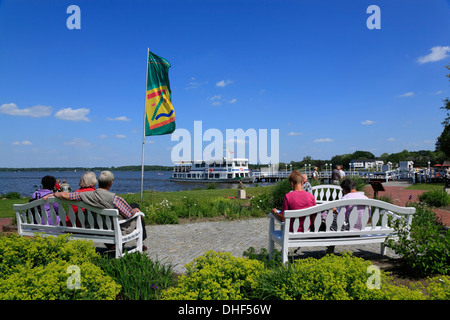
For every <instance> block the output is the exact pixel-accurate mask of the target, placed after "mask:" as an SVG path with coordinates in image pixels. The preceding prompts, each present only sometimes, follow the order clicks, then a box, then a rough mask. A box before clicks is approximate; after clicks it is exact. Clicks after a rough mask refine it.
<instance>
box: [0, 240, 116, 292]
mask: <svg viewBox="0 0 450 320" xmlns="http://www.w3.org/2000/svg"><path fill="white" fill-rule="evenodd" d="M97 259H98V254H97V253H96V252H95V248H94V246H93V245H92V243H90V242H87V241H80V240H77V241H69V240H68V235H64V236H58V237H47V238H44V237H42V236H36V237H34V238H29V237H19V236H17V235H11V236H8V237H1V238H0V299H1V300H4V299H8V300H11V299H21V300H24V299H27V300H30V299H33V300H49V299H102V300H103V299H115V297H116V296H117V294H118V292H119V291H120V286H119V285H118V284H116V283H115V282H114V280H112V279H111V278H110V277H109V276H107V275H105V273H104V272H103V271H102V270H101V269H100V268H99V267H98V266H96V265H95V262H96V260H97ZM71 266H76V267H77V268H79V269H78V270H79V276H80V287H79V288H78V289H77V288H72V289H71V288H70V287H69V285H68V280H70V279H69V278H70V277H71V275H73V274H72V272H69V271H70V268H69V267H71Z"/></svg>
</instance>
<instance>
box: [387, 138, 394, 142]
mask: <svg viewBox="0 0 450 320" xmlns="http://www.w3.org/2000/svg"><path fill="white" fill-rule="evenodd" d="M387 141H395V138H387Z"/></svg>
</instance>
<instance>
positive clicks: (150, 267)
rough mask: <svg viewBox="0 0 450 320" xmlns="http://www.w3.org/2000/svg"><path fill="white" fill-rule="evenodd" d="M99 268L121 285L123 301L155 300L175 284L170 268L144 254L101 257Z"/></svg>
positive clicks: (168, 265)
mask: <svg viewBox="0 0 450 320" xmlns="http://www.w3.org/2000/svg"><path fill="white" fill-rule="evenodd" d="M98 264H99V266H100V267H101V268H102V269H103V270H104V271H105V272H106V274H108V275H109V276H110V277H111V278H113V279H114V280H115V281H116V282H117V283H118V284H120V285H121V287H122V290H121V291H120V294H119V296H120V298H122V299H124V300H156V299H159V298H160V296H161V292H162V291H163V290H164V289H166V288H167V287H169V286H171V285H173V284H174V283H175V277H174V274H173V270H172V266H171V265H170V264H163V263H161V262H158V261H153V260H151V259H150V258H148V257H147V255H146V254H145V253H139V252H136V253H131V254H126V255H125V256H123V257H122V258H120V259H112V258H109V257H102V258H101V259H100V260H99V262H98Z"/></svg>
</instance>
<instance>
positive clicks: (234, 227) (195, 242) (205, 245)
mask: <svg viewBox="0 0 450 320" xmlns="http://www.w3.org/2000/svg"><path fill="white" fill-rule="evenodd" d="M268 232H269V218H256V219H248V220H234V221H218V222H198V223H189V224H177V225H151V226H147V235H148V237H147V239H146V240H145V241H144V244H145V245H146V246H147V247H148V251H147V255H148V256H149V257H151V258H152V259H157V260H158V261H160V262H171V263H172V265H173V266H174V271H175V272H177V273H184V272H185V271H186V268H185V267H184V266H185V264H187V263H188V262H191V261H192V260H194V259H195V258H196V257H198V256H201V255H203V253H205V252H206V251H208V250H214V251H222V252H230V253H231V254H232V255H233V256H235V257H242V254H243V252H244V251H245V250H247V249H248V248H249V247H253V248H255V250H256V251H257V252H259V251H260V249H261V248H266V249H268V247H269V239H268ZM275 248H276V249H278V250H280V247H277V245H275ZM343 251H350V252H353V253H354V254H355V255H356V256H360V257H365V258H371V257H381V255H380V244H366V245H354V246H336V249H335V252H336V253H339V252H343ZM297 254H298V255H299V256H314V257H316V258H320V257H322V256H324V255H325V247H323V248H321V247H310V248H307V247H305V248H301V250H299V252H297ZM387 254H388V255H392V254H393V253H392V251H390V250H389V249H388V250H387Z"/></svg>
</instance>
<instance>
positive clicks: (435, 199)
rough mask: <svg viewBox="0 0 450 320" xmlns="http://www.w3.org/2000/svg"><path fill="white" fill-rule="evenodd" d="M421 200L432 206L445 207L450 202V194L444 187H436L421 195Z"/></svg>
mask: <svg viewBox="0 0 450 320" xmlns="http://www.w3.org/2000/svg"><path fill="white" fill-rule="evenodd" d="M419 201H420V202H422V203H425V204H427V205H429V206H432V207H445V206H448V205H449V204H450V195H449V194H448V193H447V192H446V191H444V190H443V189H435V190H431V191H427V192H424V193H422V194H421V195H419Z"/></svg>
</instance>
